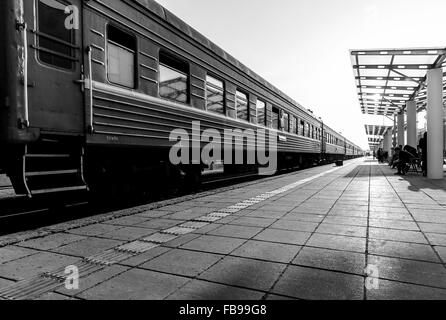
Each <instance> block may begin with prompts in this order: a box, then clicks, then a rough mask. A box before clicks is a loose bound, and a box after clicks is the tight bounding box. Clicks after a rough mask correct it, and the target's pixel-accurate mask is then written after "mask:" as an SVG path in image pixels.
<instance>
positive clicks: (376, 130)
mask: <svg viewBox="0 0 446 320" xmlns="http://www.w3.org/2000/svg"><path fill="white" fill-rule="evenodd" d="M392 129H393V127H391V126H379V125H372V124H366V125H365V131H366V133H367V135H368V136H381V137H383V136H384V134H385V133H386V132H387V131H388V130H392Z"/></svg>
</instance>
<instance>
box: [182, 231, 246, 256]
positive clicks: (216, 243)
mask: <svg viewBox="0 0 446 320" xmlns="http://www.w3.org/2000/svg"><path fill="white" fill-rule="evenodd" d="M244 242H246V240H244V239H237V238H228V237H217V236H208V235H205V236H201V237H199V238H197V239H194V240H192V241H190V242H188V243H186V244H185V245H183V246H181V248H184V249H191V250H197V251H203V252H210V253H219V254H229V253H231V252H232V251H234V250H235V249H236V248H238V247H239V246H240V245H242V244H243V243H244Z"/></svg>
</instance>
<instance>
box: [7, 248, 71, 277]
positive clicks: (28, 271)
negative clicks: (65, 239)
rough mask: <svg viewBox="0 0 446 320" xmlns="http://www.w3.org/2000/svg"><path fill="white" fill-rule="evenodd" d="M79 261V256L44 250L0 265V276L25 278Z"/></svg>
mask: <svg viewBox="0 0 446 320" xmlns="http://www.w3.org/2000/svg"><path fill="white" fill-rule="evenodd" d="M79 261H80V260H79V258H74V257H69V256H64V255H61V254H57V253H49V252H42V253H38V254H35V255H32V256H28V257H24V258H21V259H18V260H15V261H11V262H8V263H5V264H2V265H0V277H3V278H7V279H14V280H24V279H27V278H31V277H33V276H36V275H38V274H40V273H44V272H47V271H53V270H56V269H57V268H60V267H64V266H69V265H73V264H75V263H76V262H79Z"/></svg>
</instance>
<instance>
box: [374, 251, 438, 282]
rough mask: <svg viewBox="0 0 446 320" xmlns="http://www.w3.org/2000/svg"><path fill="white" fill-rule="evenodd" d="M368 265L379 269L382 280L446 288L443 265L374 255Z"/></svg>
mask: <svg viewBox="0 0 446 320" xmlns="http://www.w3.org/2000/svg"><path fill="white" fill-rule="evenodd" d="M368 263H369V265H374V266H376V267H377V268H378V271H379V277H380V278H384V279H387V280H396V281H401V282H408V283H413V284H421V285H427V286H432V287H439V288H446V269H445V268H444V267H443V265H441V264H436V263H430V262H422V261H415V260H406V259H399V258H388V257H378V256H374V255H370V256H369V260H368Z"/></svg>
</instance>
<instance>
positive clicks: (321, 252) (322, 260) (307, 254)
mask: <svg viewBox="0 0 446 320" xmlns="http://www.w3.org/2000/svg"><path fill="white" fill-rule="evenodd" d="M293 264H296V265H300V266H307V267H314V268H320V269H328V270H335V271H343V272H348V273H355V274H359V275H363V274H364V270H365V254H362V253H356V252H347V251H338V250H328V249H321V248H311V247H305V248H303V249H302V251H301V252H300V253H299V255H298V256H297V257H296V258H295V259H294V261H293Z"/></svg>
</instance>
